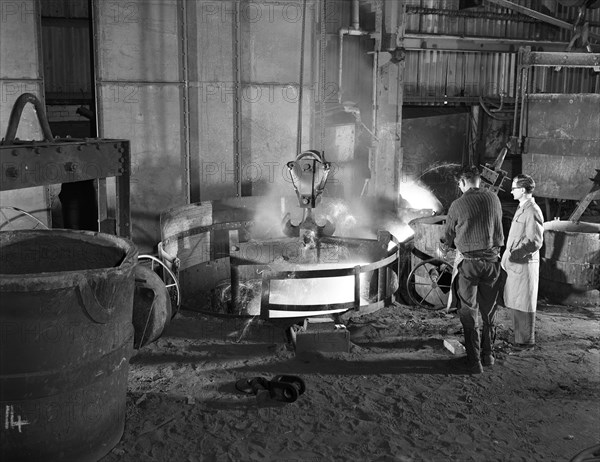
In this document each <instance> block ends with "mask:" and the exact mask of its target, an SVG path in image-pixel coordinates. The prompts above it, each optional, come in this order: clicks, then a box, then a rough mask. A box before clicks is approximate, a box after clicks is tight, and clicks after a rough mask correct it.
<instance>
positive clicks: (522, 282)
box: [501, 175, 544, 348]
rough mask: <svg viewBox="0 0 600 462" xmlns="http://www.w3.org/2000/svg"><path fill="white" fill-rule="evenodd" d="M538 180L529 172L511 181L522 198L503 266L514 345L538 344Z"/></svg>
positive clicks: (540, 227)
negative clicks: (534, 196) (536, 199)
mask: <svg viewBox="0 0 600 462" xmlns="http://www.w3.org/2000/svg"><path fill="white" fill-rule="evenodd" d="M534 189H535V181H533V178H531V177H530V176H529V175H517V176H516V177H515V178H514V179H513V182H512V189H511V192H512V195H513V197H514V198H515V200H518V201H519V208H518V209H517V211H516V212H515V216H514V217H513V220H512V223H511V225H510V231H509V233H508V239H507V241H506V250H505V251H504V254H503V255H502V261H501V265H502V269H504V271H506V285H505V286H504V305H505V306H506V307H507V308H509V309H510V310H511V313H512V319H513V330H514V334H515V346H516V347H517V348H532V347H533V345H534V344H535V312H536V308H537V295H538V285H539V279H540V253H539V250H540V248H541V247H542V243H543V239H544V219H543V216H542V211H541V210H540V208H539V207H538V205H537V204H536V203H535V199H534V198H533V196H532V193H533V190H534Z"/></svg>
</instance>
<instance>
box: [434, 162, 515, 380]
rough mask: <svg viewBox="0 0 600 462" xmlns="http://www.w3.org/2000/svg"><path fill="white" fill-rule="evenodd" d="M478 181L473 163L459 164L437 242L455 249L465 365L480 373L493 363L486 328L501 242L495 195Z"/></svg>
mask: <svg viewBox="0 0 600 462" xmlns="http://www.w3.org/2000/svg"><path fill="white" fill-rule="evenodd" d="M480 182H481V177H480V172H479V169H478V168H477V167H475V166H470V167H466V168H465V169H463V171H462V172H461V174H460V176H459V181H458V187H459V188H460V190H461V191H462V193H463V194H462V196H461V197H459V198H458V199H456V200H455V201H454V202H452V204H450V208H449V210H448V216H447V219H446V227H445V229H444V236H443V237H442V239H441V240H442V242H441V244H440V247H441V250H442V252H443V253H445V252H447V251H448V250H449V248H450V247H451V246H455V247H456V250H457V251H456V259H455V261H454V264H455V272H456V275H455V277H454V280H453V283H452V291H453V296H456V300H457V306H458V314H459V316H460V321H461V324H462V326H463V332H464V335H465V349H466V350H467V368H468V371H469V372H470V373H472V374H480V373H482V372H483V365H485V366H492V365H493V364H494V356H493V354H492V330H493V325H494V318H495V314H496V298H497V296H498V292H499V287H498V282H499V275H500V262H499V257H500V248H501V247H502V245H504V233H503V231H502V206H501V204H500V199H498V196H497V195H496V194H494V193H493V192H491V191H489V190H487V189H480V188H479V185H480ZM480 320H481V321H483V326H482V327H483V329H482V334H483V335H482V337H481V338H480V334H479V327H480V324H481V323H480ZM481 353H483V355H481ZM482 361H483V365H482Z"/></svg>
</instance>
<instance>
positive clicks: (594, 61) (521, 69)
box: [513, 47, 600, 150]
mask: <svg viewBox="0 0 600 462" xmlns="http://www.w3.org/2000/svg"><path fill="white" fill-rule="evenodd" d="M538 66H539V67H557V68H561V67H587V68H592V69H598V70H600V53H573V52H564V53H558V52H548V51H531V48H530V47H525V48H519V56H518V68H517V89H516V92H515V112H514V118H513V137H516V138H517V142H518V147H519V149H520V150H522V148H523V124H524V120H523V116H524V114H525V99H526V96H527V94H528V84H529V74H530V71H531V69H532V68H533V67H538ZM517 125H518V127H517Z"/></svg>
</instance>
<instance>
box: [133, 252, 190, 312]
mask: <svg viewBox="0 0 600 462" xmlns="http://www.w3.org/2000/svg"><path fill="white" fill-rule="evenodd" d="M138 260H139V261H144V260H150V262H151V268H152V271H154V272H156V273H158V275H159V276H160V277H161V279H162V280H163V282H164V283H165V287H166V288H167V290H168V292H169V295H170V297H171V306H172V310H173V312H172V315H171V319H173V318H174V317H175V315H176V314H177V313H178V312H179V308H180V307H181V289H180V287H179V280H178V279H177V276H176V275H175V274H174V273H173V271H171V270H170V269H169V267H168V266H167V265H165V264H164V263H163V262H162V261H161V260H160V259H158V258H156V257H154V256H152V255H140V256H139V257H138ZM155 264H157V265H158V267H156V266H155ZM157 270H158V271H157Z"/></svg>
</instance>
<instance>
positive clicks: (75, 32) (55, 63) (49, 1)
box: [41, 0, 92, 104]
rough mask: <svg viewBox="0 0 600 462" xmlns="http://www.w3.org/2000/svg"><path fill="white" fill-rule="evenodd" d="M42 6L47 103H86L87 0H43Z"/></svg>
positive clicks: (89, 92) (88, 75)
mask: <svg viewBox="0 0 600 462" xmlns="http://www.w3.org/2000/svg"><path fill="white" fill-rule="evenodd" d="M41 9H42V45H43V48H42V49H43V63H44V80H45V87H46V98H47V101H48V103H49V104H52V103H53V102H54V101H59V102H73V103H84V102H88V101H89V100H90V99H91V98H92V88H91V83H92V77H91V71H90V42H89V33H90V32H89V12H88V2H87V0H45V1H42V2H41Z"/></svg>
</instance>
